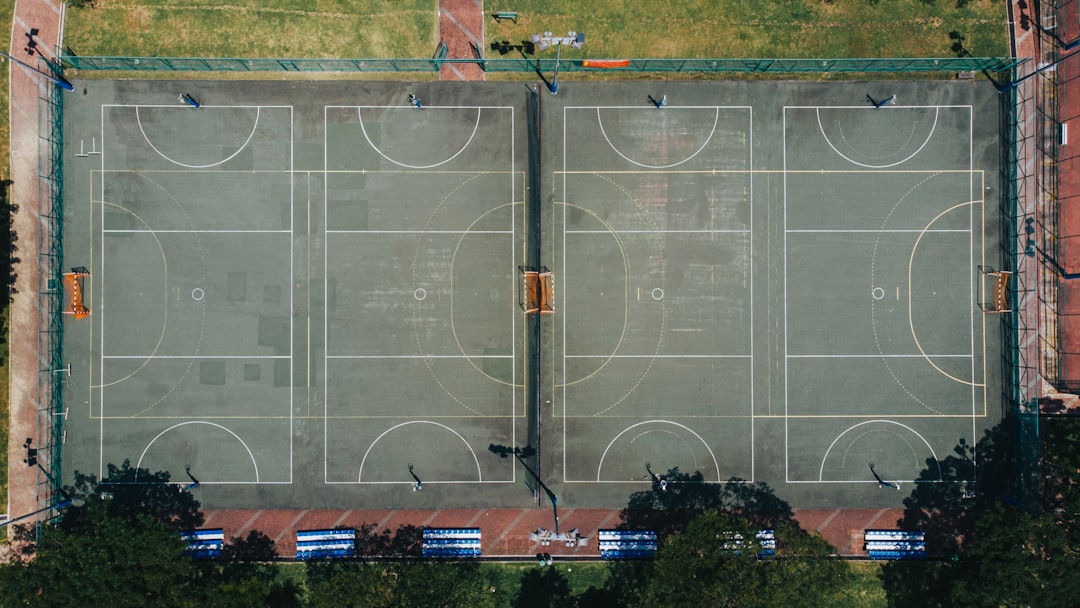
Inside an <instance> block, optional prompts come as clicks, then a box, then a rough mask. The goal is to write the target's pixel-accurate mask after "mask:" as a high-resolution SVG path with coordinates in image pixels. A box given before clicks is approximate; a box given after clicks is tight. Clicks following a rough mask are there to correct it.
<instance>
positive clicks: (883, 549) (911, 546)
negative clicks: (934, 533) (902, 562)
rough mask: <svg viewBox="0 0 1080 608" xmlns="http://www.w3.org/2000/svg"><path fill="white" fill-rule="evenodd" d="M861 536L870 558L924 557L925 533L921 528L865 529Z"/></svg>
mask: <svg viewBox="0 0 1080 608" xmlns="http://www.w3.org/2000/svg"><path fill="white" fill-rule="evenodd" d="M863 538H864V545H863V547H864V548H865V549H866V554H867V555H868V556H869V557H870V558H871V559H926V534H925V533H923V532H922V531H921V530H866V532H865V534H864V535H863Z"/></svg>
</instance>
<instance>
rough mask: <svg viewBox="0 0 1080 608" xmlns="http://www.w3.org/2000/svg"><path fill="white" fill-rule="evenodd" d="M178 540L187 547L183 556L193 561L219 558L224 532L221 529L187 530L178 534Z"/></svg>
mask: <svg viewBox="0 0 1080 608" xmlns="http://www.w3.org/2000/svg"><path fill="white" fill-rule="evenodd" d="M180 539H181V540H183V541H184V542H186V543H187V545H188V546H187V549H185V550H184V555H187V556H189V557H193V558H195V559H215V558H218V557H221V550H222V548H223V547H224V546H225V532H224V530H222V529H221V528H212V529H206V530H188V531H186V532H181V533H180Z"/></svg>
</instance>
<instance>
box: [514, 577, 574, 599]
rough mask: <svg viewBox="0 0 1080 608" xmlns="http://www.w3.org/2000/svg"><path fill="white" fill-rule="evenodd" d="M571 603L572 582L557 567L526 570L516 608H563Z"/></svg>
mask: <svg viewBox="0 0 1080 608" xmlns="http://www.w3.org/2000/svg"><path fill="white" fill-rule="evenodd" d="M570 605H571V593H570V583H569V582H568V581H567V580H566V577H565V576H563V574H562V572H559V570H558V569H556V568H538V569H535V570H526V571H525V574H523V575H522V577H521V589H519V590H518V594H517V596H516V597H515V598H514V608H561V607H563V606H570Z"/></svg>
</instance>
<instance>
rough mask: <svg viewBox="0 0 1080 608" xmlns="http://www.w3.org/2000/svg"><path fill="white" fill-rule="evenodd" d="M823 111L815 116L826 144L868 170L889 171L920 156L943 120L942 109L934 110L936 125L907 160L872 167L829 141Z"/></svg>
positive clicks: (817, 112)
mask: <svg viewBox="0 0 1080 608" xmlns="http://www.w3.org/2000/svg"><path fill="white" fill-rule="evenodd" d="M904 107H911V106H904ZM825 109H829V108H825ZM864 109H866V110H870V109H871V108H864ZM872 109H874V110H876V109H878V108H872ZM821 110H822V108H818V109H817V111H816V112H815V114H816V116H817V124H818V130H819V131H821V137H822V138H823V139H824V140H825V143H826V144H828V145H829V147H830V148H832V151H833V152H835V153H836V155H837V156H839V157H840V158H842V159H844V160H846V161H848V162H849V163H851V164H853V165H855V166H857V167H865V168H867V169H888V168H890V167H895V166H897V165H902V164H904V163H906V162H907V161H909V160H911V159H913V158H915V157H916V156H917V155H918V154H919V152H922V150H923V148H925V147H926V144H928V143H930V140H931V139H933V138H934V133H935V132H936V131H937V124H938V119H939V118H941V109H940V108H935V109H934V124H933V125H932V126H931V127H930V133H928V134H927V135H926V139H924V140H923V142H922V145H920V146H919V147H918V148H916V150H915V151H914V152H912V153H911V154H909V155H908V156H907V157H906V158H904V159H902V160H898V161H896V162H895V163H890V164H887V165H870V164H867V163H860V162H859V161H857V160H855V159H853V158H850V157H848V156H847V155H846V154H844V153H843V152H841V151H840V150H839V149H837V147H836V146H834V145H833V142H832V140H831V139H829V135H828V133H826V132H825V125H823V124H821ZM895 110H896V109H892V111H895ZM913 131H914V129H913ZM840 137H842V138H843V137H844V133H843V131H841V132H840ZM844 139H845V140H846V139H847V138H844ZM906 145H907V144H905V146H906Z"/></svg>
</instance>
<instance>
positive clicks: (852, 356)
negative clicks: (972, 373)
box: [788, 354, 972, 359]
mask: <svg viewBox="0 0 1080 608" xmlns="http://www.w3.org/2000/svg"><path fill="white" fill-rule="evenodd" d="M971 356H972V355H931V354H927V355H925V356H924V355H920V354H914V355H884V354H878V355H791V354H789V355H788V358H790V359H925V358H926V357H933V358H936V359H946V358H958V359H967V358H968V357H971Z"/></svg>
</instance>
